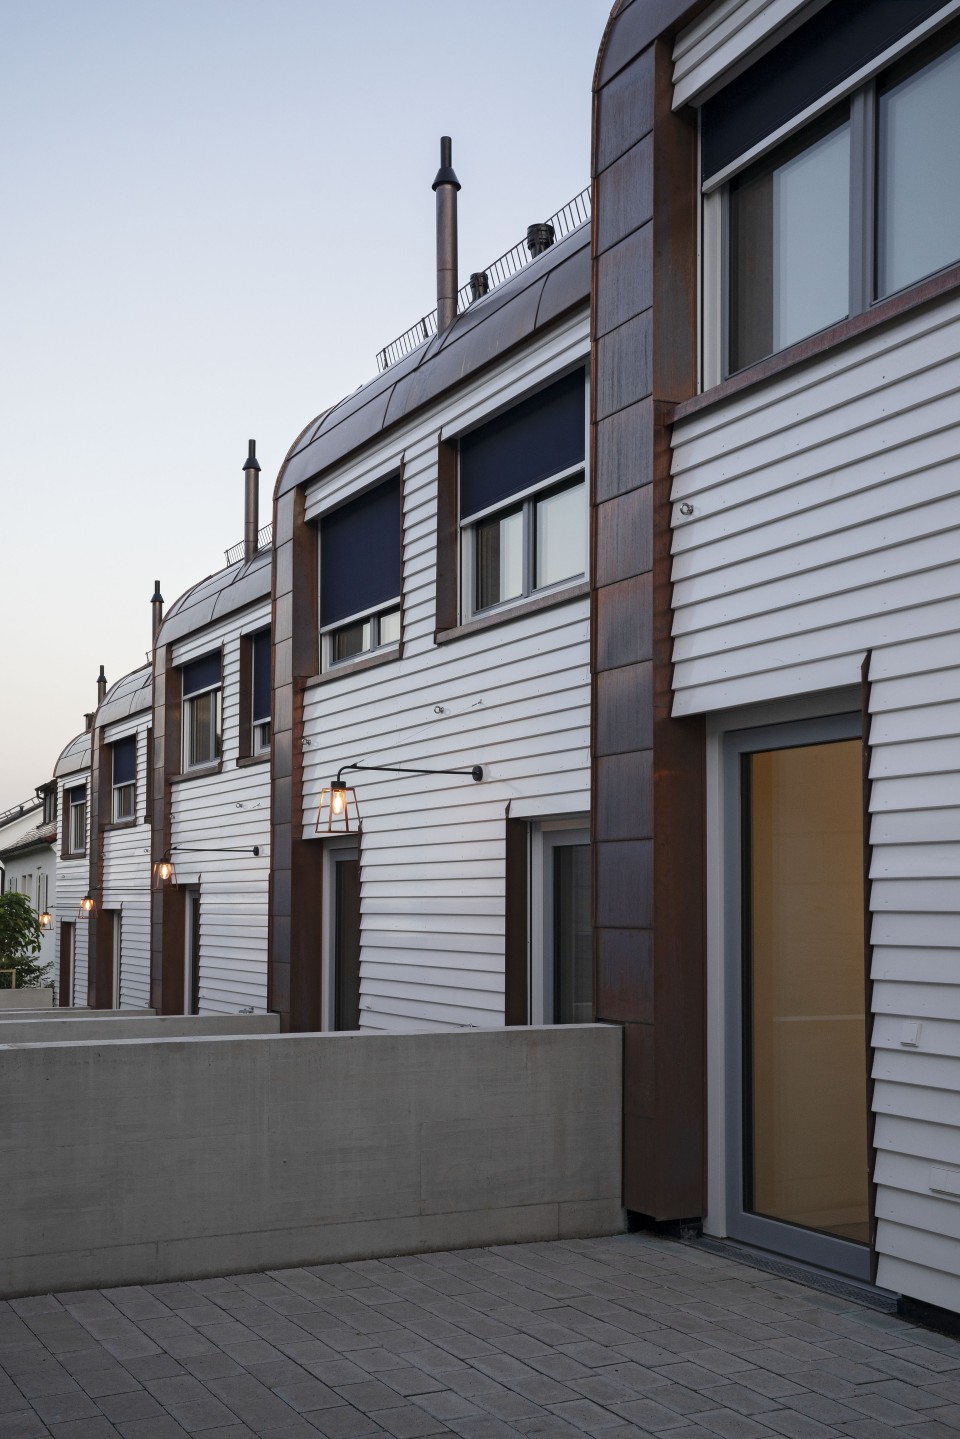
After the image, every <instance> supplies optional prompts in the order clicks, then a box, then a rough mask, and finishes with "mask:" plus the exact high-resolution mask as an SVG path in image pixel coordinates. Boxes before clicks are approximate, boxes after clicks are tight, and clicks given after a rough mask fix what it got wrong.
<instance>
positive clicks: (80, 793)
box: [63, 784, 87, 809]
mask: <svg viewBox="0 0 960 1439" xmlns="http://www.w3.org/2000/svg"><path fill="white" fill-rule="evenodd" d="M63 797H64V799H65V800H66V802H67V808H68V809H69V807H70V805H72V804H84V803H85V802H86V798H87V786H86V785H85V784H78V785H74V787H73V789H68V790H64V794H63Z"/></svg>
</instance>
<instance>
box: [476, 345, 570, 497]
mask: <svg viewBox="0 0 960 1439" xmlns="http://www.w3.org/2000/svg"><path fill="white" fill-rule="evenodd" d="M585 380H586V375H585V371H583V370H575V371H574V373H573V374H572V375H565V376H564V378H563V379H562V380H557V382H556V384H553V385H549V386H548V387H547V389H545V390H539V391H538V392H537V394H535V395H531V396H530V398H529V399H528V400H521V401H520V403H519V405H514V406H513V408H512V409H509V410H506V411H504V413H503V414H502V415H498V416H497V418H496V419H495V420H490V421H489V422H488V423H487V424H485V425H481V426H480V428H479V429H478V430H472V431H471V432H470V434H468V435H464V436H463V437H462V439H461V440H460V518H461V519H462V520H468V519H470V517H471V515H477V514H479V513H480V511H481V510H487V509H489V508H490V506H491V505H496V504H499V502H500V501H501V500H506V499H509V498H510V496H511V495H516V494H519V492H520V491H521V490H526V489H528V488H529V487H530V486H531V485H535V484H537V482H538V481H539V480H546V479H549V477H550V476H551V475H556V474H559V473H560V472H561V471H562V470H569V469H570V468H571V467H572V466H573V465H582V464H583V461H584V456H585V455H586V438H587V425H586V410H585V398H584V385H585Z"/></svg>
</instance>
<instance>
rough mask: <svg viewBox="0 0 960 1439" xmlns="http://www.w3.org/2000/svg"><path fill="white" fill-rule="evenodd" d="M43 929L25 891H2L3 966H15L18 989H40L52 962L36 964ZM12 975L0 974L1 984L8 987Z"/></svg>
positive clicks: (0, 967)
mask: <svg viewBox="0 0 960 1439" xmlns="http://www.w3.org/2000/svg"><path fill="white" fill-rule="evenodd" d="M42 934H43V930H42V929H41V928H40V920H39V918H38V916H37V912H36V910H35V909H34V907H33V905H32V904H31V903H30V901H29V900H28V899H27V896H26V895H25V894H16V893H15V892H14V891H13V890H9V891H8V892H7V893H6V894H0V970H3V969H15V970H16V972H17V988H18V989H39V988H40V986H41V985H42V984H43V981H44V979H45V978H46V974H47V971H48V969H49V968H50V966H49V964H37V955H38V954H39V953H40V939H41V936H42ZM10 980H11V976H10V975H9V974H0V988H3V989H9V988H10V987H11V984H10Z"/></svg>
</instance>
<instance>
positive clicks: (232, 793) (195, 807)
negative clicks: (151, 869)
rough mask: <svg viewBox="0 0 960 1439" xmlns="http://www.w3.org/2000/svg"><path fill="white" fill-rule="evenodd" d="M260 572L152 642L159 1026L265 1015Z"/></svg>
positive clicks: (254, 569)
mask: <svg viewBox="0 0 960 1439" xmlns="http://www.w3.org/2000/svg"><path fill="white" fill-rule="evenodd" d="M254 530H255V527H254ZM271 559H272V551H271V550H270V548H269V547H268V548H265V549H262V550H259V551H256V552H255V553H254V554H253V555H252V556H251V557H250V558H249V559H243V560H240V561H239V562H238V563H236V564H233V565H228V566H227V567H226V568H225V569H223V570H221V571H220V572H219V573H218V574H215V575H212V576H210V577H209V578H208V579H205V580H202V581H201V582H200V583H199V584H198V585H194V586H193V588H192V589H189V590H187V592H186V593H185V594H184V595H182V596H181V597H180V598H179V599H178V600H176V601H175V602H174V603H173V604H172V605H171V606H170V608H169V610H168V611H167V613H166V615H165V617H164V619H163V622H162V624H161V626H160V629H159V632H158V634H157V639H156V660H155V664H156V674H157V676H160V675H161V674H162V676H163V687H162V690H161V687H160V685H159V683H155V695H154V697H155V705H154V726H155V733H156V735H157V736H158V740H157V746H156V765H155V769H154V796H155V803H154V818H155V827H154V828H155V833H154V854H155V858H156V857H158V856H159V855H161V854H162V853H165V852H168V853H169V854H170V856H171V858H172V860H173V862H174V864H175V866H176V888H175V889H173V888H172V887H171V886H164V887H163V888H161V889H159V890H157V891H156V892H155V893H154V895H153V904H154V938H153V947H154V955H153V964H154V971H153V972H154V1003H155V1004H156V1005H157V1007H158V1008H161V1009H162V1010H163V1011H164V1012H165V1013H175V1012H180V1013H191V1014H192V1013H204V1014H215V1013H221V1014H236V1013H237V1012H238V1011H239V1012H241V1013H263V1012H265V1011H266V1008H267V902H268V891H269V856H270V739H271V724H270V664H271V645H270V615H271V610H270V590H271ZM158 801H159V804H158ZM158 812H159V814H160V822H159V823H156V820H157V814H158ZM254 849H256V850H257V851H258V853H257V854H254ZM161 936H162V938H161Z"/></svg>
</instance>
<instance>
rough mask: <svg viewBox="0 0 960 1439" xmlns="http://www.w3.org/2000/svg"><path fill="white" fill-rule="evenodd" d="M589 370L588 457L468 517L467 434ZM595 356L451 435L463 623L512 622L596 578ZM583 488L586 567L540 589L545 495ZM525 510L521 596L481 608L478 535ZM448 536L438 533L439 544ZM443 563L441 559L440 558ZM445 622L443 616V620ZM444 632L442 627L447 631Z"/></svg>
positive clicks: (585, 389) (586, 403) (459, 617)
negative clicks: (463, 463) (464, 493)
mask: <svg viewBox="0 0 960 1439" xmlns="http://www.w3.org/2000/svg"><path fill="white" fill-rule="evenodd" d="M580 370H582V371H583V405H584V414H583V424H584V457H583V461H582V462H580V461H578V462H577V463H576V464H574V465H568V466H567V467H566V468H565V469H563V470H557V471H556V472H555V473H554V474H552V475H546V476H545V477H544V478H543V479H541V480H538V481H536V483H535V484H532V485H527V486H525V487H524V488H523V489H520V490H517V491H516V492H515V493H514V494H511V495H507V496H506V497H505V498H504V499H501V500H498V501H497V502H496V503H495V504H493V505H489V506H488V507H487V508H486V509H483V510H479V511H477V512H476V513H475V514H471V515H470V516H469V518H468V519H463V518H462V514H463V503H462V498H461V487H460V443H459V442H460V440H461V439H462V438H463V437H464V435H466V434H472V433H473V432H474V431H475V430H478V429H482V428H483V426H484V425H486V424H487V423H489V422H490V421H491V420H495V419H497V418H498V417H499V416H500V415H503V414H506V413H509V411H510V410H511V409H513V408H514V407H515V406H517V405H521V404H523V402H524V401H525V400H528V399H532V398H533V397H534V396H535V395H537V394H539V393H540V391H542V390H548V389H549V388H550V387H551V386H552V385H555V384H556V383H557V382H558V381H561V380H564V379H566V377H567V376H568V375H573V374H576V373H577V372H578V371H580ZM590 386H591V374H590V356H589V354H587V355H582V356H578V358H577V360H576V362H575V363H574V364H571V365H569V366H567V367H566V368H565V369H563V370H561V371H559V372H558V373H555V374H550V375H548V376H546V377H545V378H544V379H543V380H542V382H540V383H538V384H537V385H536V386H535V387H534V388H531V389H530V390H527V391H525V392H524V393H521V394H519V395H516V396H514V398H513V399H511V401H510V402H509V404H507V405H503V406H501V407H499V408H498V409H496V410H493V411H491V412H490V413H488V414H485V415H483V416H482V417H480V419H479V420H478V421H477V422H476V423H475V424H473V425H471V427H470V430H464V431H462V432H461V433H460V434H459V435H456V436H453V437H451V439H453V440H455V442H456V454H455V458H456V529H455V541H454V542H455V546H456V573H457V577H458V579H457V623H458V625H468V624H471V623H472V622H474V621H486V620H489V619H496V618H498V617H499V616H501V615H502V616H503V617H504V618H505V619H507V618H509V615H510V612H511V611H512V610H515V609H518V608H520V607H521V606H527V605H529V603H530V601H531V600H537V599H540V598H544V599H547V598H551V597H553V596H556V597H557V598H562V597H563V595H564V594H565V593H566V592H567V591H568V590H571V589H574V588H576V587H577V586H579V585H582V584H583V583H585V582H586V581H587V580H589V578H590V546H589V544H588V543H587V540H586V536H587V534H588V532H589V518H590V444H589V436H590ZM441 444H442V445H449V444H450V441H449V440H447V439H446V438H445V439H444V440H442V441H441ZM578 483H579V484H581V485H582V489H583V521H584V555H583V569H582V570H580V571H579V572H578V573H577V574H575V575H569V576H566V577H565V578H564V579H561V580H556V581H554V582H553V583H552V584H549V585H536V584H535V583H534V580H535V576H536V542H537V536H536V506H537V503H538V502H539V501H540V500H541V499H543V498H545V491H548V490H549V491H556V492H557V493H560V492H561V491H562V490H564V489H573V488H574V486H575V485H576V484H578ZM517 509H520V511H521V513H522V516H523V539H522V555H523V579H522V587H521V593H520V594H519V595H513V596H511V597H510V598H509V599H504V600H498V601H496V602H495V603H494V604H490V605H483V606H480V605H478V604H477V602H476V599H477V534H478V529H479V526H480V525H481V524H482V523H483V522H484V521H485V520H489V519H492V518H493V517H494V516H496V515H502V516H505V515H506V514H508V513H509V512H510V511H511V510H517ZM441 539H442V537H441V536H440V535H439V533H438V543H439V542H441ZM438 561H439V556H438ZM438 619H439V616H438ZM441 628H442V627H441Z"/></svg>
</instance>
